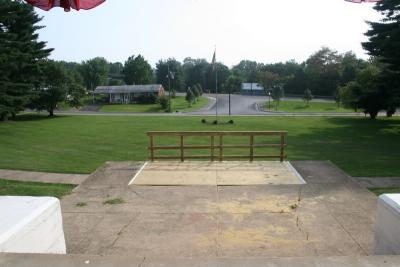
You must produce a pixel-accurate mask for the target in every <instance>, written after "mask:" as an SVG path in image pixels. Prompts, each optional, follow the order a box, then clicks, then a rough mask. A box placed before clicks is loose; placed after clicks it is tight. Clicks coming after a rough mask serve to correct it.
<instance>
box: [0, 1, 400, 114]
mask: <svg viewBox="0 0 400 267" xmlns="http://www.w3.org/2000/svg"><path fill="white" fill-rule="evenodd" d="M396 3H397V2H396V1H395V0H385V1H382V2H379V3H378V4H376V6H375V7H374V8H375V9H376V10H377V11H379V12H381V13H382V14H383V15H384V16H385V19H384V20H383V21H382V22H381V23H371V22H370V25H371V30H370V31H368V32H367V33H366V35H367V36H368V37H369V41H368V42H366V43H364V44H363V46H364V48H365V49H366V50H367V51H368V52H369V53H370V55H371V59H370V60H363V59H360V58H358V57H357V56H356V55H355V54H354V53H353V52H346V53H343V54H340V53H338V52H337V51H335V50H333V49H330V48H328V47H322V48H321V49H319V50H318V51H316V52H315V53H313V54H312V55H310V56H309V57H308V59H307V60H305V61H304V62H301V63H298V62H296V61H294V60H290V61H287V62H281V63H260V62H256V61H251V60H242V61H241V62H239V63H238V64H237V65H234V66H232V67H228V66H226V65H224V64H223V63H216V66H212V65H211V63H209V62H207V60H206V59H194V58H190V57H188V58H185V59H184V60H183V62H180V61H178V60H176V59H174V58H169V59H164V60H159V61H158V62H157V63H156V65H155V68H152V67H151V65H150V64H149V62H148V61H147V60H146V59H145V58H144V57H143V56H142V55H132V56H130V57H129V58H127V59H126V61H125V62H123V63H122V62H108V61H107V60H106V59H105V58H103V57H96V58H93V59H90V60H86V61H82V62H80V63H76V62H64V61H53V60H49V59H48V56H49V55H50V53H51V51H52V50H53V49H50V48H47V47H46V43H45V42H40V41H38V34H37V30H38V29H40V28H41V26H38V23H39V22H40V20H41V18H40V17H38V15H37V14H36V13H35V12H34V11H33V9H32V7H30V6H29V5H26V4H25V3H24V2H23V1H21V0H17V1H10V0H0V14H2V17H1V18H0V41H1V42H0V62H1V64H0V119H3V120H4V119H6V118H8V117H9V116H15V115H16V114H17V113H18V112H20V111H22V110H24V109H25V108H27V107H29V108H33V109H37V110H47V111H48V112H49V114H50V115H52V114H53V111H54V109H55V108H56V106H57V103H58V102H60V101H65V102H66V103H68V104H69V105H71V106H79V105H81V99H82V98H83V97H84V96H85V95H87V94H91V92H92V91H93V90H94V89H95V88H96V87H97V86H100V85H110V86H111V85H125V84H126V85H132V84H151V83H159V84H162V85H163V86H164V88H165V89H166V90H168V89H169V84H171V90H172V91H174V92H187V91H188V88H193V87H194V86H198V87H200V88H202V91H204V92H206V93H207V92H211V93H213V92H214V90H215V71H214V69H216V71H217V72H218V81H217V86H218V88H219V92H220V93H236V92H239V91H240V89H241V85H242V83H245V82H247V83H259V84H261V85H262V86H263V87H264V89H265V90H266V91H269V92H271V93H273V94H274V95H275V94H277V95H283V92H284V93H285V94H286V95H297V96H304V95H305V94H306V95H311V94H312V95H313V96H325V97H332V98H335V100H336V101H337V103H338V104H339V105H343V106H346V107H351V108H354V109H355V110H358V109H360V110H363V111H365V112H366V113H368V114H370V115H371V117H372V118H375V117H376V114H377V113H378V112H379V111H380V110H386V111H387V113H388V115H391V114H393V113H394V111H395V110H396V107H398V106H399V105H400V100H399V98H400V96H399V95H400V93H399V91H400V89H399V71H400V67H399V65H400V64H399V63H400V59H399V58H400V56H399V53H398V45H399V44H400V41H399V39H400V37H399V36H400V28H398V26H396V25H399V16H398V12H399V6H398V5H397V4H396ZM388 36H389V37H388ZM385 38H386V39H385ZM388 38H390V42H388V41H387V40H388ZM168 71H170V73H168ZM171 73H173V75H172V76H173V79H171V80H170V83H169V81H168V77H170V78H171V77H172V76H171V75H170V74H171Z"/></svg>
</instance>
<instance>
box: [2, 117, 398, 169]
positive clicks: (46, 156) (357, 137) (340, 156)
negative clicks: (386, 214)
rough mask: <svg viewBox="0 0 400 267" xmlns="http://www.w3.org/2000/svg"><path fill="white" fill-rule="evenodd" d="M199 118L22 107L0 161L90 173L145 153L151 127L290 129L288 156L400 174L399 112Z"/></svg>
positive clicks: (6, 131)
mask: <svg viewBox="0 0 400 267" xmlns="http://www.w3.org/2000/svg"><path fill="white" fill-rule="evenodd" d="M201 119H202V118H201V117H189V116H177V117H169V116H168V117H164V116H163V117H162V116H159V117H157V116H151V117H133V116H59V117H55V118H52V119H50V118H47V117H46V116H37V115H36V116H35V115H23V116H19V117H18V119H17V121H9V122H7V123H0V140H1V142H0V168H5V169H20V170H36V171H48V172H66V173H89V172H92V171H94V170H95V169H96V168H97V167H99V166H100V165H101V164H103V163H104V162H105V161H111V160H114V161H123V160H146V159H147V157H148V153H147V149H146V147H147V145H148V138H147V136H146V131H150V130H170V131H177V130H236V131H237V130H239V131H240V130H253V131H256V130H287V131H288V132H289V134H288V140H287V141H288V147H287V154H288V159H289V160H310V159H311V160H331V161H333V162H334V163H335V164H337V165H338V166H339V167H340V168H342V169H344V170H345V171H346V172H348V173H349V174H351V175H354V176H400V168H399V166H400V157H399V155H400V154H399V153H400V118H399V117H393V118H390V119H386V118H379V119H378V120H376V121H373V120H369V119H366V118H363V117H354V118H353V117H343V118H342V117H233V119H234V121H235V124H234V125H209V124H202V123H201V122H200V120H201ZM207 119H209V120H210V121H212V120H213V118H207ZM222 119H223V118H221V120H222ZM224 119H225V120H227V118H224ZM256 141H258V140H256ZM165 142H167V143H169V144H174V143H176V144H177V143H178V142H177V140H176V139H174V140H166V141H165ZM201 142H202V143H204V144H205V143H209V140H202V141H201ZM232 142H234V143H243V142H244V141H243V140H232ZM247 142H248V140H246V141H245V143H247ZM258 142H260V141H258ZM256 152H257V153H262V151H261V152H260V151H258V150H257V151H256Z"/></svg>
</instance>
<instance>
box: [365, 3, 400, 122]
mask: <svg viewBox="0 0 400 267" xmlns="http://www.w3.org/2000/svg"><path fill="white" fill-rule="evenodd" d="M374 9H375V10H377V11H378V12H380V13H381V15H383V17H384V18H383V19H382V20H381V22H368V24H369V25H370V27H371V29H370V30H369V31H367V32H366V34H365V35H366V36H367V37H368V38H369V40H368V42H364V43H363V44H362V45H363V47H364V49H366V50H367V51H368V53H369V54H370V55H371V56H374V57H376V58H377V59H378V60H379V61H380V62H381V63H383V66H382V72H381V77H380V89H381V90H383V91H384V92H382V94H383V95H385V108H386V110H387V111H390V112H388V115H391V114H392V113H393V111H394V110H395V109H396V107H399V106H400V53H399V47H400V27H399V25H400V5H399V1H398V0H385V1H381V2H378V3H376V5H375V6H374Z"/></svg>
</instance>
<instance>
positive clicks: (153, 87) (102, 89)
mask: <svg viewBox="0 0 400 267" xmlns="http://www.w3.org/2000/svg"><path fill="white" fill-rule="evenodd" d="M161 88H162V85H161V84H147V85H120V86H98V87H97V88H96V90H94V93H95V94H111V93H114V94H123V93H158V92H159V91H160V90H161Z"/></svg>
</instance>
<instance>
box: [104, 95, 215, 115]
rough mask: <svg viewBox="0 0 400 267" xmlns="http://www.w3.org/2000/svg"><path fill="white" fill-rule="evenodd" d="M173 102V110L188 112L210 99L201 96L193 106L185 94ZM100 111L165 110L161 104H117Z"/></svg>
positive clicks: (202, 105) (205, 103)
mask: <svg viewBox="0 0 400 267" xmlns="http://www.w3.org/2000/svg"><path fill="white" fill-rule="evenodd" d="M171 103H172V111H173V112H175V111H180V112H188V111H195V110H199V109H201V108H202V107H204V106H205V105H207V103H208V99H207V98H206V97H200V99H199V100H198V101H197V102H196V103H194V104H193V105H192V106H191V107H189V106H188V103H187V102H186V100H185V97H183V96H177V97H176V98H172V99H171ZM100 111H102V112H134V113H135V112H140V113H142V112H145V113H149V112H150V113H151V112H165V111H164V110H163V109H161V106H160V105H159V104H115V105H104V106H103V107H102V108H101V109H100Z"/></svg>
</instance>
